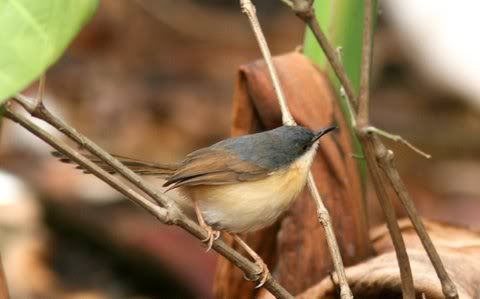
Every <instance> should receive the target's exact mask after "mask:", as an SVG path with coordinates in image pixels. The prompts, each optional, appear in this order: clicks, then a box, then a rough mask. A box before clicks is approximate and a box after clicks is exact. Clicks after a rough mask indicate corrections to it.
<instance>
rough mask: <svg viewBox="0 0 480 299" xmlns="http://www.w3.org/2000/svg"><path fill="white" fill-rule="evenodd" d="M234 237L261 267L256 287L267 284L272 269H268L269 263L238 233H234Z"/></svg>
mask: <svg viewBox="0 0 480 299" xmlns="http://www.w3.org/2000/svg"><path fill="white" fill-rule="evenodd" d="M232 236H233V239H234V240H235V241H236V242H237V243H238V244H239V245H240V246H241V247H242V248H243V249H245V251H246V252H247V253H248V254H249V255H250V256H251V257H252V258H253V260H254V261H255V264H256V265H257V266H258V267H259V268H260V271H259V272H258V273H257V275H259V276H260V279H259V280H260V282H259V283H258V285H257V286H256V287H255V288H259V287H261V286H263V285H264V284H265V282H266V281H267V279H268V277H269V276H270V271H269V270H268V267H267V265H266V264H265V262H264V261H263V260H262V258H261V257H260V256H259V255H258V254H257V253H256V252H255V251H254V250H253V249H252V248H250V246H248V245H247V243H245V241H243V240H242V239H241V238H240V237H239V236H238V235H237V234H232Z"/></svg>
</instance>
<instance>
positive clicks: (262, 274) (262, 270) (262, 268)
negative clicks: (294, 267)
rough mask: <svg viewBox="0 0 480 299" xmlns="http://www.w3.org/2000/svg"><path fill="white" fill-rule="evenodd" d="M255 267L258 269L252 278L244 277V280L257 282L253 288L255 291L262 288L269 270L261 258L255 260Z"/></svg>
mask: <svg viewBox="0 0 480 299" xmlns="http://www.w3.org/2000/svg"><path fill="white" fill-rule="evenodd" d="M255 265H257V267H258V268H259V270H258V272H256V273H255V276H254V277H253V278H248V277H246V276H244V278H245V279H246V280H250V281H258V284H257V285H256V286H255V288H256V289H258V288H260V287H262V286H263V285H264V284H265V282H266V281H267V279H268V277H269V276H270V270H268V267H267V265H266V264H265V262H264V261H263V260H262V259H261V258H255Z"/></svg>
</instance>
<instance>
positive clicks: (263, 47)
mask: <svg viewBox="0 0 480 299" xmlns="http://www.w3.org/2000/svg"><path fill="white" fill-rule="evenodd" d="M240 6H241V8H242V12H243V13H244V14H246V15H247V16H248V20H249V21H250V24H251V25H252V29H253V32H254V33H255V37H256V38H257V42H258V45H259V46H260V51H262V54H263V57H269V58H270V59H267V58H265V62H266V63H267V67H268V71H269V72H270V77H271V78H272V83H273V89H274V90H275V94H276V95H277V98H278V103H279V104H280V110H281V111H282V122H283V124H285V125H289V126H294V125H295V124H296V123H295V120H294V119H293V116H292V114H291V113H290V110H289V109H288V105H287V100H286V99H285V95H284V93H283V91H282V86H281V84H280V80H279V79H278V74H277V70H276V69H275V66H274V65H273V61H272V59H271V57H272V55H271V54H270V50H269V48H268V44H267V41H266V40H265V36H264V35H263V32H262V28H261V27H260V23H259V22H258V18H257V14H256V9H255V6H254V5H253V3H252V2H251V1H250V0H240Z"/></svg>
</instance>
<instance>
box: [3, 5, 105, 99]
mask: <svg viewBox="0 0 480 299" xmlns="http://www.w3.org/2000/svg"><path fill="white" fill-rule="evenodd" d="M97 6H98V0H0V28H1V29H0V41H1V42H0V102H2V101H4V100H5V99H6V98H8V97H10V96H12V95H15V94H16V93H18V92H20V91H21V90H22V89H24V88H25V87H27V86H28V85H29V84H30V83H31V82H32V81H33V80H35V79H36V78H38V77H39V76H40V75H41V74H42V73H44V72H45V71H46V70H47V69H48V67H50V66H51V65H52V64H53V63H55V62H56V61H57V60H58V58H59V57H60V56H61V55H62V53H63V52H64V50H65V48H66V47H67V46H68V45H69V44H70V42H71V41H72V39H73V38H74V37H75V35H76V34H77V33H78V31H80V29H81V28H82V26H83V25H84V24H85V23H86V22H87V21H88V20H89V18H90V17H91V16H92V15H93V13H94V12H95V10H96V8H97Z"/></svg>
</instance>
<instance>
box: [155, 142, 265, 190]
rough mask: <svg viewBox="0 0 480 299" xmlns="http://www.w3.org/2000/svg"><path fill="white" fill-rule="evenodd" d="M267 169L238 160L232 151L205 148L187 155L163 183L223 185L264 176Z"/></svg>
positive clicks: (179, 185) (178, 185)
mask: <svg viewBox="0 0 480 299" xmlns="http://www.w3.org/2000/svg"><path fill="white" fill-rule="evenodd" d="M269 172H270V171H269V170H267V169H265V168H262V167H259V166H256V165H254V164H252V163H250V162H247V161H243V160H240V159H239V158H238V157H236V155H235V154H232V153H229V152H226V151H221V150H216V149H212V148H204V149H201V150H198V151H195V152H193V153H191V154H189V155H188V156H187V157H186V159H185V160H184V161H183V162H182V164H181V165H180V166H179V167H178V169H177V171H175V173H174V174H173V175H171V176H168V177H167V182H166V183H165V184H164V186H170V188H169V190H170V189H174V188H178V187H181V186H196V185H224V184H233V183H238V182H245V181H251V180H257V179H260V178H263V177H266V176H267V175H268V174H269Z"/></svg>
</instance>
